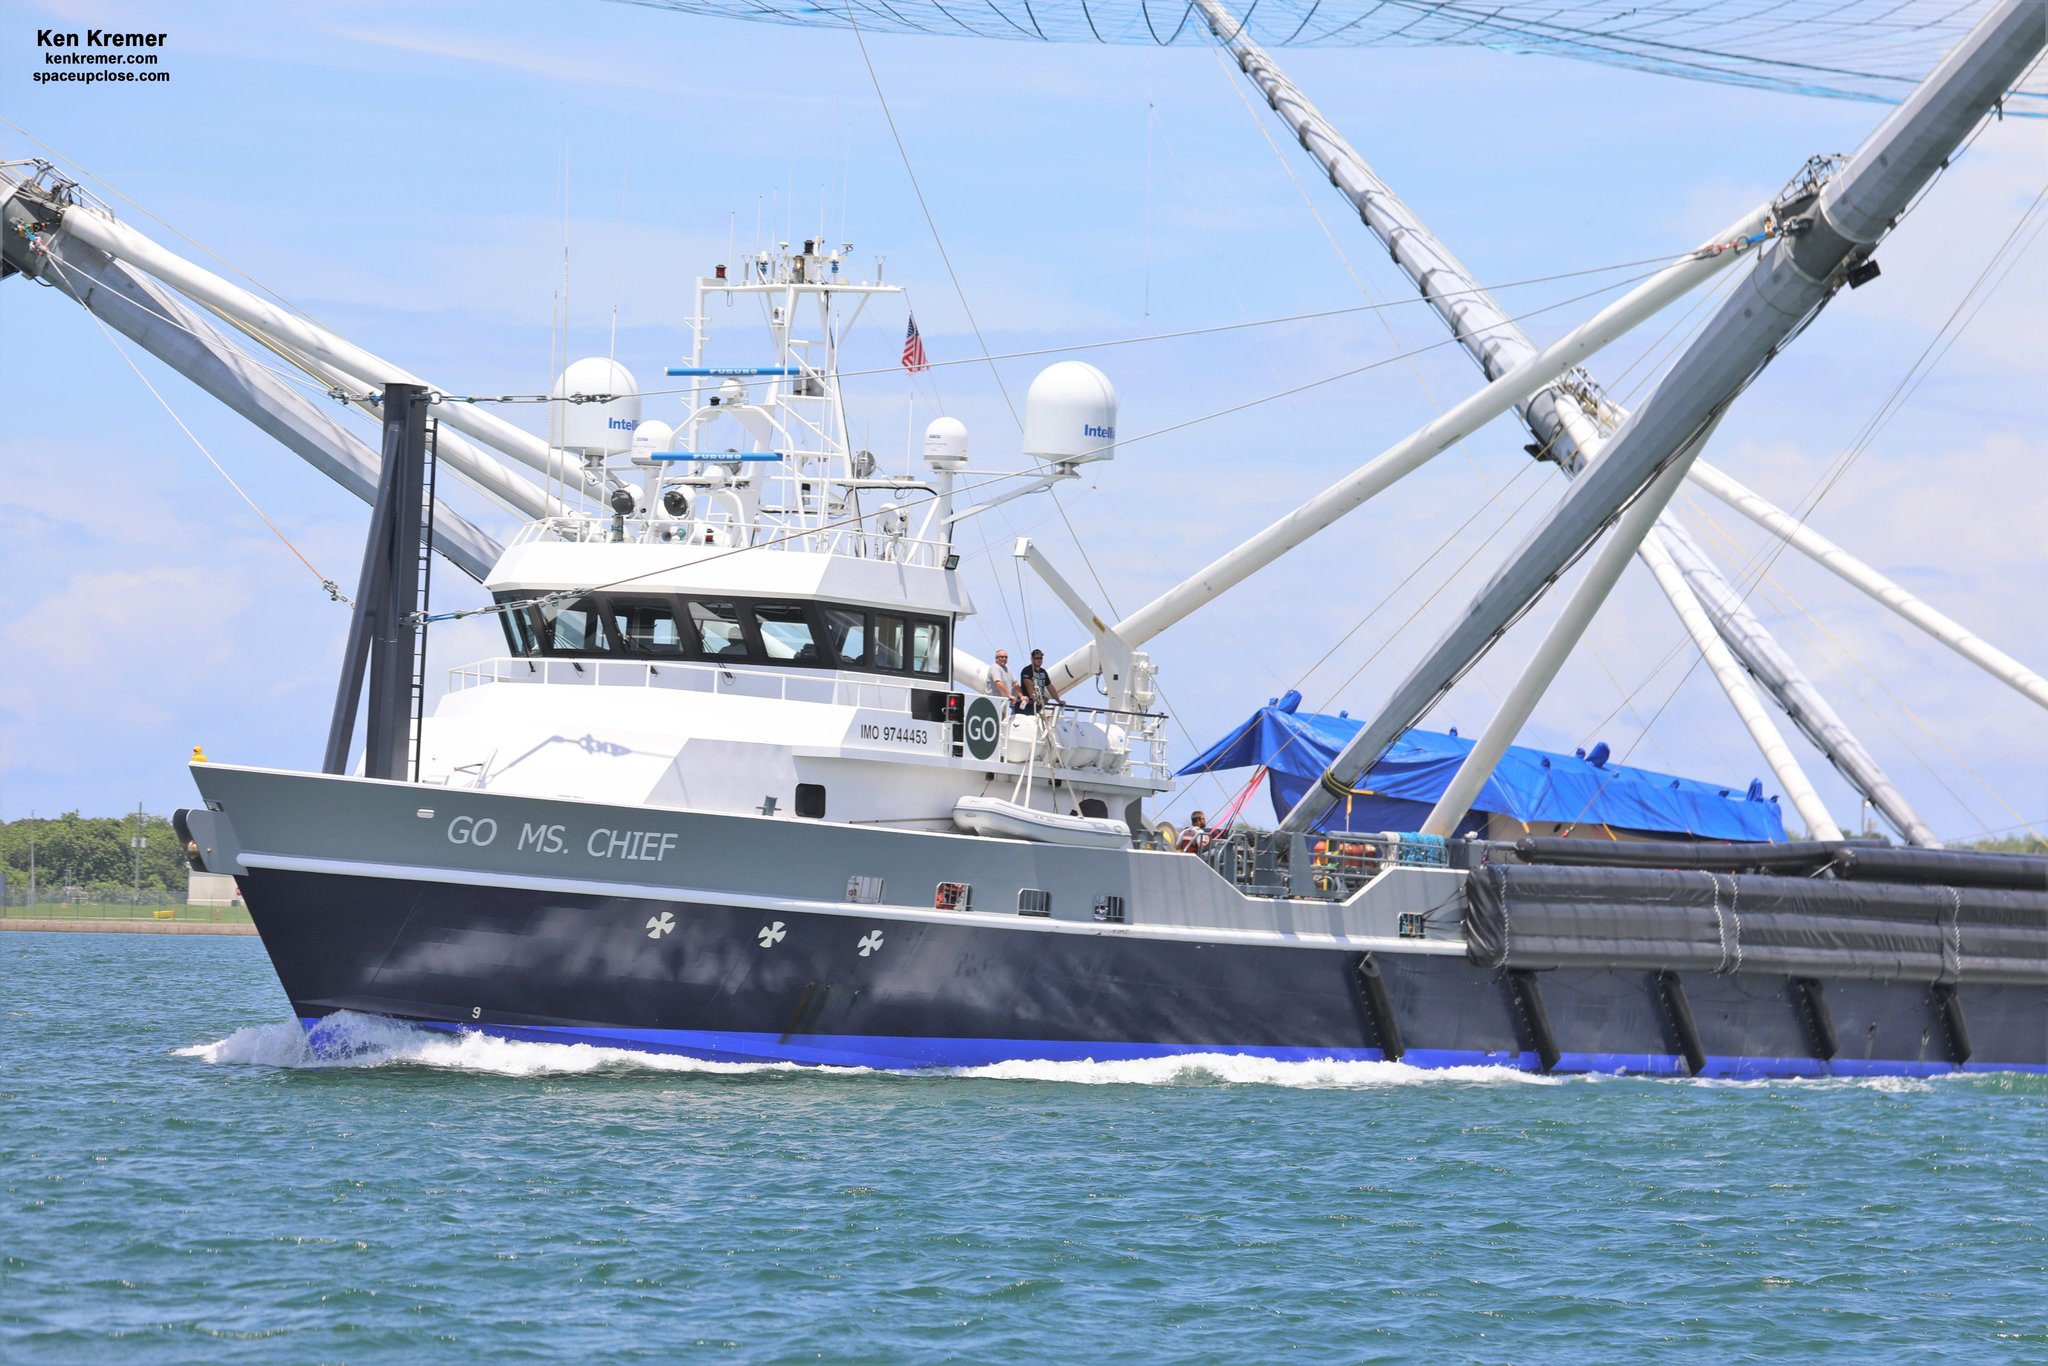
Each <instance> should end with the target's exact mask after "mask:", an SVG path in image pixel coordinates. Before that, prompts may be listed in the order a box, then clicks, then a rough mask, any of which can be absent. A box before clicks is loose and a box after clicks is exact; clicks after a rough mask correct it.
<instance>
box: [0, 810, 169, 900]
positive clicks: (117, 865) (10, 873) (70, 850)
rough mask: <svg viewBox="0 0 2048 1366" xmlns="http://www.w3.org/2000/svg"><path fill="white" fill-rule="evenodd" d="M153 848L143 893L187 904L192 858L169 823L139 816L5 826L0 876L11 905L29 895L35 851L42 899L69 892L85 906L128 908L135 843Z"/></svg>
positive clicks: (72, 816) (74, 816) (39, 819)
mask: <svg viewBox="0 0 2048 1366" xmlns="http://www.w3.org/2000/svg"><path fill="white" fill-rule="evenodd" d="M136 835H141V836H142V837H143V838H145V839H146V840H148V841H149V843H148V845H147V846H146V847H145V848H144V849H143V851H142V894H143V896H144V897H145V898H152V897H153V898H155V899H162V898H163V897H164V896H166V895H173V896H175V898H176V899H177V900H180V901H182V900H184V898H185V874H186V866H185V855H184V853H183V852H182V851H181V850H180V849H179V847H178V836H177V833H176V832H175V831H174V830H172V829H171V822H170V819H169V818H168V817H166V816H152V815H148V814H144V815H143V816H141V817H139V818H138V817H137V816H136V815H135V813H134V812H132V811H131V812H129V813H128V814H127V815H125V816H81V815H79V814H78V813H77V812H76V811H67V812H65V813H64V814H63V815H61V816H31V817H24V818H23V819H21V820H18V821H8V822H6V823H5V824H0V874H4V875H5V878H6V888H7V899H8V900H9V901H19V900H21V899H22V898H23V897H25V896H26V895H27V894H28V886H29V857H30V850H31V846H33V850H34V857H35V881H36V895H37V897H38V899H41V900H56V899H58V898H60V897H62V896H63V895H64V894H65V893H66V892H67V890H70V889H76V890H75V891H72V893H71V894H72V895H74V896H77V897H79V898H80V899H82V900H86V901H125V900H126V899H127V898H128V897H129V896H130V895H131V894H132V893H133V891H134V889H135V851H134V849H133V848H131V847H130V845H129V841H130V840H131V839H132V838H133V837H134V836H136Z"/></svg>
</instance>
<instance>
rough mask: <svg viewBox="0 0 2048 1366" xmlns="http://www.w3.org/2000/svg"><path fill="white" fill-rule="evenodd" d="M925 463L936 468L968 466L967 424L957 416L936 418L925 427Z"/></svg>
mask: <svg viewBox="0 0 2048 1366" xmlns="http://www.w3.org/2000/svg"><path fill="white" fill-rule="evenodd" d="M924 463H925V464H927V465H930V466H931V467H932V468H933V469H935V470H964V469H966V468H967V424H966V423H964V422H962V421H961V420H960V419H959V418H957V417H941V418H935V419H933V421H932V425H931V426H929V427H927V428H925V429H924Z"/></svg>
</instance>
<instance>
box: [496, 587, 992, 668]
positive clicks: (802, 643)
mask: <svg viewBox="0 0 2048 1366" xmlns="http://www.w3.org/2000/svg"><path fill="white" fill-rule="evenodd" d="M498 602H499V604H500V610H499V613H498V617H499V620H500V621H501V622H502V623H503V625H504V630H505V644H506V646H507V648H509V649H510V650H511V652H512V653H513V654H515V655H521V656H528V657H531V656H535V655H570V656H579V657H581V656H593V655H609V656H612V657H615V658H623V659H650V658H651V659H694V660H705V661H728V662H743V663H749V664H766V665H771V666H779V667H783V668H792V667H794V668H803V667H807V666H816V667H822V668H828V669H860V670H862V671H864V672H872V673H886V674H899V675H902V674H908V675H911V676H913V677H917V678H923V679H932V680H943V679H944V678H945V677H946V676H947V674H948V673H949V672H950V671H951V660H952V656H951V655H950V654H949V653H948V649H947V642H948V639H949V636H948V630H949V627H948V623H947V620H946V618H944V617H925V616H912V615H909V614H908V613H899V612H873V611H870V610H868V609H866V608H863V607H856V606H853V605H851V604H846V603H820V602H762V601H757V600H749V599H743V598H735V599H720V600H712V599H703V598H683V597H672V596H669V595H666V594H651V593H640V594H618V595H614V594H597V595H591V596H586V597H580V598H574V599H570V600H567V601H558V602H547V603H541V604H538V605H535V604H532V603H530V602H529V601H528V595H527V594H525V593H519V592H505V593H500V594H498Z"/></svg>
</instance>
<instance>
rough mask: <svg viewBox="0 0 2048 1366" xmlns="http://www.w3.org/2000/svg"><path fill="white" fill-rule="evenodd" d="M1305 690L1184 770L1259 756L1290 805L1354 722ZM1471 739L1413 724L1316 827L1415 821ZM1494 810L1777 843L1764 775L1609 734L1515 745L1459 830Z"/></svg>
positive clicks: (1283, 806) (1283, 802) (1595, 828)
mask: <svg viewBox="0 0 2048 1366" xmlns="http://www.w3.org/2000/svg"><path fill="white" fill-rule="evenodd" d="M1300 705H1301V694H1300V693H1298V692H1289V693H1288V694H1287V695H1286V696H1285V697H1282V698H1279V699H1278V700H1276V701H1274V702H1272V703H1270V704H1268V705H1267V706H1264V707H1261V708H1259V710H1258V711H1257V712H1255V713H1253V714H1252V716H1251V718H1250V719H1249V720H1247V721H1246V722H1245V723H1244V724H1243V725H1241V726H1239V727H1237V728H1236V729H1235V730H1233V731H1231V733H1230V734H1228V735H1226V736H1224V737H1223V738H1222V739H1221V740H1219V741H1217V742H1216V743H1215V744H1213V745H1211V746H1210V747H1209V748H1208V749H1207V750H1206V751H1204V752H1203V753H1202V754H1201V755H1199V756H1197V757H1196V758H1195V759H1194V760H1193V761H1192V762H1190V763H1189V764H1188V765H1187V766H1186V767H1184V768H1182V769H1181V775H1182V776H1186V775H1188V774H1195V773H1212V772H1216V771H1219V770H1223V769H1233V768H1249V767H1251V766H1253V765H1263V766H1264V767H1265V768H1266V770H1267V772H1268V774H1269V776H1270V786H1271V789H1272V794H1273V809H1274V813H1275V814H1276V815H1278V814H1280V813H1283V812H1285V811H1287V810H1289V809H1290V808H1292V807H1293V805H1294V803H1295V802H1297V801H1299V800H1300V799H1301V797H1302V795H1303V794H1304V793H1305V792H1307V791H1308V790H1309V788H1310V787H1312V786H1313V785H1314V784H1315V782H1316V780H1317V778H1319V777H1320V776H1321V775H1322V773H1323V770H1324V769H1326V768H1328V767H1329V766H1330V762H1331V760H1333V759H1335V758H1336V756H1337V754H1338V752H1339V751H1340V750H1342V749H1343V748H1344V746H1345V744H1346V743H1347V742H1348V741H1349V740H1350V739H1351V737H1352V736H1354V735H1356V734H1357V733H1358V728H1359V723H1358V722H1357V721H1354V720H1352V719H1351V718H1350V717H1348V716H1325V715H1321V714H1319V713H1316V712H1306V713H1304V712H1300V711H1299V710H1298V708H1299V707H1300ZM1471 749H1472V742H1471V741H1470V740H1466V739H1462V738H1460V737H1459V736H1458V735H1456V734H1450V735H1440V734H1438V733H1436V732H1435V731H1426V730H1411V731H1409V732H1408V733H1407V734H1406V735H1404V736H1403V737H1402V738H1401V739H1400V740H1399V741H1397V742H1396V743H1395V744H1394V747H1393V748H1392V749H1390V750H1389V751H1388V752H1387V754H1386V756H1385V757H1384V758H1382V759H1381V760H1380V761H1379V762H1378V763H1377V764H1375V765H1373V768H1372V772H1371V773H1370V774H1369V775H1367V777H1366V779H1365V781H1364V782H1362V783H1360V784H1359V785H1358V790H1357V791H1356V792H1354V794H1353V795H1352V796H1351V797H1350V798H1348V799H1347V800H1345V801H1343V802H1339V803H1338V804H1336V805H1335V806H1333V807H1332V808H1331V810H1330V813H1329V814H1328V815H1327V816H1325V817H1324V818H1323V821H1322V822H1321V824H1320V825H1319V826H1318V828H1319V829H1323V830H1356V831H1377V830H1413V829H1415V828H1416V827H1417V826H1419V825H1420V824H1421V822H1422V819H1423V817H1424V816H1426V815H1427V814H1428V813H1429V809H1430V808H1431V807H1432V806H1434V805H1435V804H1436V800H1437V798H1438V797H1441V796H1442V795H1443V792H1444V789H1445V788H1446V787H1448V786H1449V785H1450V781H1451V775H1452V774H1454V773H1456V772H1457V771H1458V765H1459V764H1461V763H1463V762H1464V760H1465V756H1466V754H1468V753H1469V752H1470V751H1471ZM1493 813H1500V814H1503V815H1507V816H1511V817H1513V818H1514V819H1515V820H1518V821H1520V822H1522V823H1523V824H1524V825H1527V826H1531V827H1538V826H1564V827H1570V828H1574V829H1576V830H1579V831H1583V832H1585V833H1587V834H1591V835H1594V836H1595V837H1598V836H1599V835H1600V833H1601V830H1600V828H1601V827H1602V826H1605V827H1608V828H1610V829H1612V830H1619V831H1628V832H1631V833H1642V834H1657V835H1667V836H1673V837H1677V838H1684V839H1696V840H1743V841H1770V842H1774V843H1775V842H1780V841H1782V840H1783V839H1784V838H1785V822H1784V818H1783V817H1782V816H1781V815H1780V814H1779V811H1778V799H1777V798H1776V797H1771V798H1768V799H1767V798H1765V797H1764V795H1763V787H1762V784H1761V783H1758V782H1755V781H1752V782H1751V783H1750V784H1749V786H1748V787H1747V788H1746V789H1745V788H1740V787H1732V786H1722V785H1719V784H1715V783H1706V782H1700V781H1698V780H1696V779H1692V778H1680V777H1676V776H1674V775H1672V774H1669V773H1657V772H1654V771H1652V770H1650V769H1646V768H1631V767H1628V766H1626V765H1623V764H1615V763H1609V762H1607V748H1606V746H1605V745H1595V746H1594V747H1593V750H1592V752H1591V753H1590V754H1587V755H1585V756H1583V757H1582V756H1579V755H1572V754H1549V753H1545V752H1544V751H1542V750H1537V749H1528V748H1525V747H1523V746H1521V745H1511V746H1509V748H1508V752H1507V753H1506V754H1505V755H1503V756H1502V758H1501V761H1500V764H1499V765H1498V766H1497V767H1496V768H1495V769H1494V771H1493V776H1492V777H1491V778H1489V779H1488V780H1487V783H1486V786H1485V787H1483V788H1481V789H1480V791H1479V797H1478V800H1477V801H1475V802H1474V803H1473V808H1472V812H1471V814H1469V815H1467V816H1466V818H1465V820H1464V822H1463V823H1462V824H1460V825H1459V827H1458V833H1459V834H1465V833H1467V832H1476V833H1479V834H1486V833H1488V817H1489V816H1490V815H1492V814H1493Z"/></svg>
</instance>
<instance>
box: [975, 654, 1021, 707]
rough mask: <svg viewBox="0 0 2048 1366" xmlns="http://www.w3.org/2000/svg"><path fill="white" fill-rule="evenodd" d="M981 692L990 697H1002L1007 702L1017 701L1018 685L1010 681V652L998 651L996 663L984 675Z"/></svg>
mask: <svg viewBox="0 0 2048 1366" xmlns="http://www.w3.org/2000/svg"><path fill="white" fill-rule="evenodd" d="M981 690H982V691H983V692H985V693H987V694H988V695H989V696H990V697H1000V698H1002V699H1003V700H1004V701H1005V702H1015V701H1016V700H1017V685H1016V684H1015V683H1013V682H1012V681H1011V679H1010V652H1009V651H1008V650H997V651H996V662H995V663H993V664H991V665H989V666H988V670H987V672H986V673H984V674H983V675H982V679H981Z"/></svg>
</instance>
